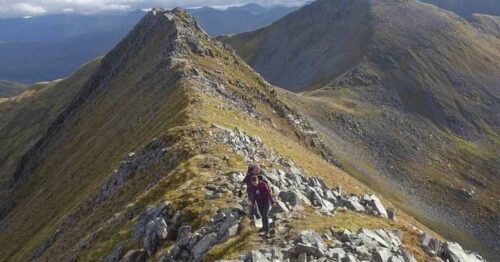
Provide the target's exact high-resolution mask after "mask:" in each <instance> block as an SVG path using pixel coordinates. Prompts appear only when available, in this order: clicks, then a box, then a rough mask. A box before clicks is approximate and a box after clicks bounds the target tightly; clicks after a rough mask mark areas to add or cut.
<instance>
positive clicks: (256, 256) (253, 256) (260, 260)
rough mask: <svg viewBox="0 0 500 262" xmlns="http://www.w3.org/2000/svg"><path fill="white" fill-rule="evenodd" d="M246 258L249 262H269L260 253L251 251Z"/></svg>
mask: <svg viewBox="0 0 500 262" xmlns="http://www.w3.org/2000/svg"><path fill="white" fill-rule="evenodd" d="M248 258H249V261H250V262H268V261H269V260H268V259H267V257H266V256H265V255H264V254H262V253H261V252H260V251H255V250H254V251H251V252H250V254H248Z"/></svg>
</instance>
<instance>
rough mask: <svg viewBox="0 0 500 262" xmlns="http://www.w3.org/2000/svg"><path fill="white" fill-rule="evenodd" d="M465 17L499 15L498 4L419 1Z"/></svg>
mask: <svg viewBox="0 0 500 262" xmlns="http://www.w3.org/2000/svg"><path fill="white" fill-rule="evenodd" d="M421 1H422V2H424V3H429V4H433V5H436V6H439V7H441V8H443V9H447V10H450V11H453V12H455V13H456V14H458V15H461V16H464V17H467V16H470V15H472V14H476V13H477V14H489V15H500V3H499V2H498V1H495V0H474V1H469V0H421Z"/></svg>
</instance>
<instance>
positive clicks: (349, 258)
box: [342, 253, 359, 262]
mask: <svg viewBox="0 0 500 262" xmlns="http://www.w3.org/2000/svg"><path fill="white" fill-rule="evenodd" d="M358 261H359V260H358V259H357V258H356V257H355V256H354V255H353V254H351V253H347V254H346V255H345V257H343V258H342V262H358Z"/></svg>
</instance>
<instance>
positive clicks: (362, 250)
mask: <svg viewBox="0 0 500 262" xmlns="http://www.w3.org/2000/svg"><path fill="white" fill-rule="evenodd" d="M354 253H356V254H357V255H358V257H359V258H360V259H361V260H370V258H371V257H372V254H371V253H370V251H369V250H368V248H366V247H365V246H357V247H355V248H354Z"/></svg>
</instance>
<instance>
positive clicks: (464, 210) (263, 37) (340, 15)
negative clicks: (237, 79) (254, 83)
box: [222, 0, 500, 256]
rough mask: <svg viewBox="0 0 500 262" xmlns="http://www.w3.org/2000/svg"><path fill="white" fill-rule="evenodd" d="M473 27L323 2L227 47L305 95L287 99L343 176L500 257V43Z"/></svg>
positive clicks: (425, 10)
mask: <svg viewBox="0 0 500 262" xmlns="http://www.w3.org/2000/svg"><path fill="white" fill-rule="evenodd" d="M333 10H342V12H340V11H338V12H336V11H333ZM363 12H364V14H366V16H363V19H360V18H359V14H360V13H363ZM475 19H476V20H475V21H473V20H471V21H473V22H468V21H466V20H464V19H462V18H460V17H458V16H457V15H455V14H453V13H451V12H447V11H444V10H441V9H439V8H437V7H434V6H432V5H427V4H422V3H419V2H417V1H411V0H409V1H402V0H401V1H397V0H372V1H368V0H366V1H342V0H338V1H317V2H315V3H313V4H310V5H309V6H307V7H304V8H302V9H301V10H299V11H297V12H295V13H292V14H290V15H288V16H287V17H285V18H283V19H282V20H280V21H278V22H276V23H274V24H273V25H271V26H269V27H267V28H264V29H261V30H258V31H254V32H250V33H246V34H241V35H234V36H230V37H226V38H223V39H222V40H223V41H226V42H228V43H230V44H232V45H233V47H234V48H235V49H236V50H237V52H238V53H239V54H241V55H242V57H243V58H245V59H246V60H247V62H248V63H249V64H251V65H252V67H253V68H254V69H256V71H258V72H259V73H261V74H262V75H263V76H264V77H265V78H266V79H269V81H271V82H272V83H274V84H276V85H278V86H281V87H284V88H286V89H289V90H302V91H304V92H303V93H301V94H300V95H299V96H296V95H293V94H288V93H286V92H284V94H285V95H286V96H288V97H289V99H290V104H294V105H296V106H297V107H296V108H299V109H300V111H302V112H304V113H305V114H307V115H309V116H310V117H312V118H311V119H313V120H312V121H313V122H314V123H315V126H316V127H317V128H318V129H319V130H321V131H322V133H323V134H324V135H325V136H326V137H328V138H329V139H328V140H329V141H328V144H329V146H330V148H331V149H332V150H333V151H334V154H336V156H337V157H338V158H339V160H340V162H341V163H342V165H343V167H344V169H345V170H348V171H349V172H350V173H352V174H353V175H356V176H357V177H358V178H360V179H362V180H364V181H366V182H367V183H370V184H373V185H379V186H378V187H380V188H381V189H383V190H385V191H389V192H390V193H391V194H392V195H393V196H394V199H400V198H404V199H407V201H410V202H412V203H413V205H412V206H408V205H406V204H402V206H406V208H407V210H408V211H410V212H413V213H414V214H415V215H416V216H419V217H420V219H421V220H422V221H427V222H428V224H429V225H431V226H433V227H434V228H435V229H436V230H440V232H441V233H443V234H445V235H447V236H449V237H451V238H454V239H457V240H464V241H468V242H469V246H476V247H477V246H489V247H490V248H497V246H496V245H495V243H497V242H498V235H499V233H498V230H497V229H498V227H497V226H496V223H497V222H496V221H498V216H499V213H500V208H499V205H498V201H497V199H498V196H499V193H500V192H499V191H498V188H499V184H500V180H499V178H498V175H497V173H498V171H497V170H498V169H499V166H500V159H499V157H498V156H499V155H500V154H499V151H498V148H499V138H498V134H499V132H500V117H499V115H498V108H499V104H500V97H499V95H498V94H500V85H499V84H498V83H499V82H500V65H499V64H498V61H499V60H500V39H499V38H498V37H497V36H498V32H497V30H498V27H497V26H496V22H495V21H496V18H495V17H489V16H476V18H475ZM287 25H304V27H300V26H294V27H288V26H287ZM348 28H351V29H350V30H348ZM352 28H356V30H354V29H352ZM304 32H305V33H304ZM356 33H358V35H356ZM302 34H308V35H311V37H309V38H307V39H306V38H301V37H300V36H301V35H302ZM332 36H336V37H332ZM291 39H293V40H291ZM308 39H314V41H309V40H308ZM311 47H315V48H314V49H313V50H314V51H311ZM318 50H321V52H318ZM340 57H347V59H345V60H342V59H339V58H340ZM339 68H340V69H339ZM304 79H307V81H303V80H304ZM403 202H404V201H403ZM447 226H451V227H456V228H459V229H461V230H463V231H462V232H460V233H456V234H454V233H453V232H458V231H460V230H456V229H450V228H447ZM478 239H479V240H480V241H481V242H482V244H479V243H478V242H477V240H478ZM496 252H498V250H497V251H496ZM494 253H495V251H492V250H491V249H490V252H489V254H490V256H491V255H492V254H494Z"/></svg>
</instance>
